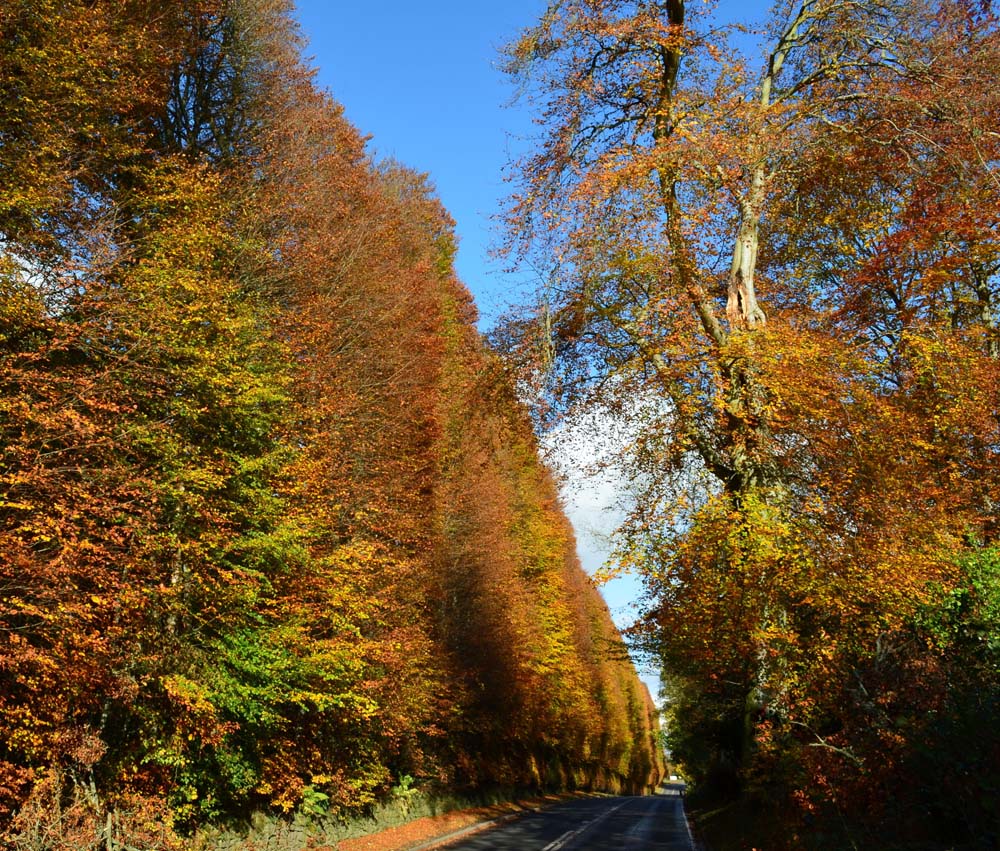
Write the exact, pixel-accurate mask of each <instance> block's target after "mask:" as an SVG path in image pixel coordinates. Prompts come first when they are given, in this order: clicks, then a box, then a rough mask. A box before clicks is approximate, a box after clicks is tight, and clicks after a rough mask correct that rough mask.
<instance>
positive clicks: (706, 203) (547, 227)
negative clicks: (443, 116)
mask: <svg viewBox="0 0 1000 851" xmlns="http://www.w3.org/2000/svg"><path fill="white" fill-rule="evenodd" d="M687 11H688V10H686V9H685V4H684V3H682V2H664V3H626V2H565V3H553V4H550V5H549V7H548V10H547V11H546V13H545V15H544V16H543V17H542V19H541V21H540V22H539V23H538V24H537V25H536V26H534V27H532V28H531V29H529V30H527V31H525V33H524V34H523V35H522V37H521V38H520V39H519V40H518V41H516V42H514V43H513V44H512V45H511V46H510V47H509V48H508V52H507V58H508V69H509V71H510V72H511V73H512V74H513V76H514V78H515V81H516V82H517V83H518V84H519V85H520V86H521V90H522V92H523V95H524V96H526V97H528V98H530V99H531V100H532V101H533V102H535V103H536V104H538V108H539V116H540V123H541V127H542V133H543V135H542V137H541V138H540V140H539V143H538V146H537V148H536V149H535V151H534V152H533V153H531V154H529V155H528V157H526V158H525V159H524V160H523V161H521V162H520V163H519V164H517V168H516V170H515V176H516V178H517V179H518V180H519V191H518V192H517V194H515V195H514V196H513V198H512V201H511V206H510V209H509V225H510V231H509V233H510V242H509V248H510V250H511V251H512V252H513V254H514V256H515V257H525V258H528V259H530V260H531V262H532V263H534V264H535V266H536V267H537V268H539V269H540V270H541V277H542V279H543V283H542V284H541V285H540V287H539V298H538V301H537V303H536V305H534V306H533V307H532V308H531V309H530V310H529V312H528V313H527V314H526V315H525V316H523V317H521V318H515V319H513V320H512V322H511V323H510V325H509V326H508V328H507V333H506V334H505V335H504V336H503V337H502V338H501V344H502V345H503V346H506V347H507V348H508V350H510V351H511V353H512V356H513V357H515V359H519V360H520V363H521V365H522V367H524V373H523V374H524V375H525V377H526V380H527V381H529V382H531V383H533V386H534V387H535V390H536V393H538V394H539V398H540V400H541V402H540V405H539V408H538V410H539V412H540V415H541V417H542V419H543V421H544V420H545V418H546V417H552V416H556V417H558V416H559V415H561V414H563V413H564V412H566V411H570V412H572V411H574V410H575V409H577V408H578V407H580V406H597V407H598V408H599V409H600V410H601V411H602V412H603V417H604V418H615V417H618V418H621V419H627V420H630V421H631V425H630V431H629V433H630V434H632V435H634V438H633V439H630V440H629V442H628V445H627V446H626V447H625V449H624V452H623V453H622V454H621V456H620V461H619V469H620V471H621V472H623V474H624V475H625V477H626V479H627V481H628V482H629V484H630V488H631V490H632V492H633V493H634V495H635V498H634V500H633V501H632V503H631V513H630V515H629V517H628V518H627V520H626V522H625V524H624V526H623V528H622V530H621V534H620V536H619V541H620V551H619V554H618V557H619V561H620V562H621V563H623V564H624V565H626V566H631V567H634V568H636V569H637V570H638V571H639V572H640V573H642V574H643V575H644V576H645V577H646V578H647V580H648V587H649V618H648V621H647V623H646V624H645V625H644V626H640V627H639V630H638V631H639V634H640V635H641V637H642V640H643V641H646V642H648V646H650V647H651V648H652V649H653V651H654V652H655V653H656V654H657V655H659V656H660V657H661V659H663V661H664V662H665V663H666V665H667V669H668V679H670V680H671V681H672V682H673V683H674V687H675V688H676V689H678V690H679V691H678V706H681V705H683V707H684V711H686V712H687V713H688V714H687V716H686V717H687V721H685V715H684V711H681V714H680V716H679V717H677V716H675V719H674V720H675V723H676V724H678V725H680V726H679V727H678V728H677V729H678V733H679V735H680V734H684V735H686V734H687V733H691V732H692V731H693V730H695V728H696V726H697V724H698V723H699V721H698V720H697V719H696V718H695V717H694V716H693V715H692V714H691V713H692V712H694V711H695V709H696V708H697V707H698V706H699V705H701V706H703V707H708V706H711V707H712V708H711V709H706V711H705V712H704V715H703V718H704V720H706V721H711V719H713V718H714V719H715V721H711V724H709V726H706V727H702V728H701V729H700V730H699V731H698V734H697V736H695V737H693V738H689V739H688V741H689V742H690V743H693V744H694V743H696V740H699V739H700V743H698V746H699V747H700V748H701V749H702V750H701V752H700V755H698V756H696V755H695V752H694V751H689V757H690V761H691V762H692V764H695V763H700V768H699V769H698V770H699V771H701V770H704V771H714V769H712V766H713V765H714V766H715V768H716V769H718V772H716V776H722V777H728V778H729V779H728V780H724V782H725V783H737V782H739V781H740V779H741V778H742V780H743V781H746V780H748V778H749V777H750V776H751V775H748V774H747V773H746V772H745V769H747V768H748V767H749V766H750V765H751V763H752V761H753V760H754V759H755V753H756V748H757V747H758V746H759V745H760V743H761V742H762V741H763V738H762V736H763V735H764V733H762V730H763V728H762V727H761V724H762V723H764V722H765V719H768V718H779V719H781V723H782V724H785V725H786V727H785V729H786V730H787V731H790V732H789V735H790V736H791V738H793V739H794V738H795V737H796V736H798V737H799V739H800V741H801V743H802V745H803V746H804V747H806V748H808V746H812V748H813V749H814V751H809V750H808V749H804V750H802V753H803V754H805V753H811V752H826V753H828V754H834V753H835V752H836V751H835V748H838V747H839V748H841V752H840V755H839V757H835V758H840V759H842V760H843V761H844V762H843V764H844V765H845V766H846V764H847V763H848V762H849V761H850V760H849V758H845V757H844V750H845V749H844V748H843V745H844V740H838V741H836V742H835V741H833V740H828V739H827V733H828V732H829V731H830V730H832V729H837V725H838V724H839V723H840V721H839V720H837V713H836V712H834V711H831V712H830V713H829V714H827V715H825V716H824V715H823V712H819V713H817V714H816V715H812V714H811V712H812V709H811V708H814V707H815V706H816V705H817V703H823V705H824V706H826V707H827V709H831V708H832V706H833V704H834V703H835V702H836V698H835V697H833V695H834V694H835V693H836V691H837V688H838V686H833V687H831V688H830V689H829V691H826V692H824V689H825V685H824V683H828V682H830V681H831V680H836V682H839V683H844V684H845V686H844V687H845V688H846V689H848V690H850V688H851V687H852V686H851V685H849V684H848V683H849V682H850V681H851V679H852V678H853V677H854V672H855V671H856V670H857V669H858V666H859V665H862V664H864V663H863V660H864V659H870V658H871V654H872V653H875V652H876V648H877V647H878V646H881V644H880V642H882V641H883V639H884V636H885V635H886V634H887V633H889V632H892V631H893V630H895V629H897V628H900V627H901V626H902V623H903V621H904V620H905V618H906V617H907V616H908V615H909V614H911V613H912V612H913V610H914V606H915V605H917V604H918V602H919V600H920V599H922V597H923V596H924V595H925V594H926V592H927V588H928V587H929V583H934V582H948V581H953V580H954V576H955V572H954V566H953V564H952V554H953V553H954V552H955V551H956V550H960V549H961V548H962V547H963V546H964V540H966V538H965V537H964V536H967V535H972V536H973V537H975V536H977V535H981V534H990V533H989V531H988V530H990V529H991V528H992V524H993V521H992V516H991V515H992V507H991V506H993V505H994V502H993V497H992V495H990V494H992V489H993V484H992V476H991V474H990V473H988V472H987V471H986V468H987V467H990V466H992V460H989V459H991V458H992V450H991V449H990V448H989V447H990V445H991V441H992V439H993V438H992V435H994V434H995V428H996V425H995V420H994V419H993V417H992V415H991V414H990V413H989V410H990V405H991V404H992V401H991V400H993V399H994V393H995V387H996V376H995V371H994V368H993V359H992V353H993V349H994V348H995V347H993V346H992V343H991V340H992V337H993V335H994V333H995V328H994V325H993V319H992V316H993V314H992V304H993V299H994V290H995V287H996V285H997V284H996V266H995V262H994V260H993V257H994V251H995V246H996V238H995V237H996V235H995V230H994V227H993V224H992V210H994V209H996V190H997V183H996V178H995V168H994V165H993V164H994V163H995V161H996V153H997V138H996V137H995V135H991V131H990V130H989V129H988V127H989V126H990V124H991V122H992V120H993V118H992V116H995V110H996V104H995V102H994V99H993V97H992V95H991V94H990V92H992V89H991V88H990V87H987V86H985V84H984V79H983V76H982V75H983V74H987V73H989V72H988V69H989V68H990V67H992V62H993V59H992V58H991V57H993V56H994V55H995V51H996V47H997V29H996V22H995V20H994V19H993V18H992V17H991V16H990V14H989V12H988V10H984V9H982V8H980V7H976V6H974V5H971V4H965V3H954V4H945V5H944V6H940V7H939V6H935V7H933V8H932V7H930V6H929V5H927V4H923V3H919V2H913V3H876V4H856V3H851V2H833V1H832V2H807V3H796V4H790V3H783V4H778V5H777V7H776V10H775V15H774V16H773V17H772V18H771V19H770V20H769V21H768V22H767V23H766V24H765V25H764V26H763V28H761V29H759V30H756V31H755V32H756V33H757V34H758V35H759V37H760V39H761V40H762V42H763V43H764V44H765V45H766V46H765V48H764V62H763V65H762V66H761V67H760V69H759V70H758V71H757V72H756V73H754V72H753V71H752V70H751V67H750V65H749V63H748V62H747V60H746V59H744V58H743V57H742V55H741V53H740V52H739V51H738V50H737V49H736V47H735V46H734V45H735V44H736V42H735V41H734V38H733V36H734V35H736V34H738V33H739V32H741V30H740V28H739V27H725V26H722V27H720V26H711V25H710V23H709V22H708V21H707V20H699V19H698V18H697V17H695V18H694V19H693V20H692V19H689V17H688V15H687ZM980 193H982V194H980ZM986 198H990V199H991V200H990V201H988V202H987V201H986V200H985V199H986ZM806 234H808V236H807V235H806ZM800 235H801V236H800ZM597 421H601V418H598V420H597ZM679 711H680V710H679ZM824 712H826V710H824ZM821 716H822V717H823V720H822V721H821V722H820V723H814V722H817V720H818V719H819V718H820V717H821ZM720 722H721V723H720ZM767 723H768V724H769V723H770V722H767ZM685 724H687V727H686V731H685ZM713 725H714V726H713ZM786 744H787V745H788V747H789V748H791V749H795V748H796V747H798V746H797V745H793V744H790V743H789V740H786ZM762 782H763V781H762Z"/></svg>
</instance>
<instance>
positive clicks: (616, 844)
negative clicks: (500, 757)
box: [443, 790, 694, 851]
mask: <svg viewBox="0 0 1000 851" xmlns="http://www.w3.org/2000/svg"><path fill="white" fill-rule="evenodd" d="M443 848H447V851H694V846H693V844H692V842H691V834H690V831H689V830H688V826H687V822H686V821H685V818H684V805H683V799H682V798H681V797H680V796H679V795H678V794H677V791H676V790H667V792H666V794H658V795H648V796H646V797H643V798H578V799H576V800H572V801H567V802H565V803H562V804H558V805H557V806H554V807H551V808H548V809H545V810H542V811H540V812H536V813H529V814H527V815H525V816H522V817H521V818H518V819H516V820H515V821H512V822H509V823H507V824H502V825H499V826H497V827H494V828H492V829H490V830H485V831H483V832H481V833H476V834H474V835H472V836H468V837H465V838H464V839H459V840H456V841H455V842H454V843H450V844H448V845H446V846H443Z"/></svg>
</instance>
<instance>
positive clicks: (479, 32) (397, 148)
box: [297, 0, 545, 327]
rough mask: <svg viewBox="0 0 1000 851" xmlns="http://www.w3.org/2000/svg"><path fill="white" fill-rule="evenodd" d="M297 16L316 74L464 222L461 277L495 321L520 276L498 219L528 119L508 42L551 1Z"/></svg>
mask: <svg viewBox="0 0 1000 851" xmlns="http://www.w3.org/2000/svg"><path fill="white" fill-rule="evenodd" d="M297 5H298V10H299V11H298V18H299V21H300V23H301V24H302V30H303V33H304V35H305V36H306V37H307V38H308V39H309V44H308V47H307V50H306V53H307V55H310V56H312V58H313V64H314V65H315V66H316V67H317V68H318V69H319V78H318V79H319V82H320V84H321V85H323V86H324V87H326V88H328V89H329V90H330V91H331V92H332V93H333V96H334V97H335V98H336V99H337V100H338V101H339V102H340V103H342V104H343V105H344V108H345V110H346V112H347V117H348V118H349V119H350V120H351V121H352V123H354V124H355V125H356V126H357V127H358V128H359V129H360V130H361V131H362V132H364V133H366V134H369V135H371V137H372V139H371V142H370V143H369V144H370V147H371V148H372V149H373V150H374V151H375V152H376V153H377V154H378V155H379V156H391V157H395V158H396V159H398V160H400V161H401V162H403V163H405V164H406V165H408V166H410V167H411V168H414V169H417V170H418V171H425V172H428V173H429V174H430V176H431V180H432V182H433V183H434V185H435V186H436V187H437V190H438V194H439V195H440V197H441V200H442V202H443V203H444V205H445V207H447V208H448V210H449V212H450V213H451V215H452V216H453V217H454V218H455V220H456V222H457V229H458V235H459V240H460V244H459V253H458V259H457V268H458V274H459V277H461V279H462V280H463V281H464V282H465V284H466V286H468V287H469V289H470V290H472V294H473V295H474V296H475V298H476V303H477V304H478V305H479V309H480V311H481V313H482V314H483V324H484V327H486V326H489V325H491V324H492V320H494V319H495V318H496V316H497V315H498V313H500V312H501V311H502V309H503V306H504V305H505V304H507V303H509V302H511V301H513V300H514V299H515V298H516V297H517V296H516V293H513V294H511V293H508V290H509V288H511V287H512V286H513V282H512V281H511V280H510V279H508V278H507V276H504V275H503V274H502V272H501V271H500V264H494V263H491V262H490V261H489V260H488V258H487V251H488V248H489V246H490V244H491V243H492V242H493V241H494V226H493V224H492V223H491V221H490V217H491V216H493V215H494V214H495V213H496V212H497V211H498V210H499V200H500V199H501V198H502V197H503V195H504V194H505V188H504V184H503V181H502V172H503V167H504V165H505V163H506V162H507V160H508V158H509V152H510V151H511V149H512V146H514V147H515V148H516V146H517V145H519V144H520V145H523V144H524V141H523V140H524V137H525V136H526V135H527V134H528V133H529V132H530V129H531V122H530V119H529V117H528V116H527V115H526V113H525V112H524V110H522V109H516V108H512V109H505V108H504V104H505V103H506V102H508V101H509V100H510V96H511V89H510V88H509V86H508V85H507V83H506V81H505V80H504V78H503V75H502V74H501V73H500V71H499V70H498V69H497V68H496V64H497V59H498V55H499V50H500V48H501V47H502V46H503V44H504V43H505V42H506V41H509V40H511V39H512V38H514V37H515V36H516V35H517V33H518V32H519V30H520V29H522V28H523V27H525V26H528V25H530V24H531V23H532V22H533V21H534V20H535V19H536V18H537V16H538V15H540V14H541V12H542V11H543V10H544V7H545V0H503V2H488V0H479V2H475V0H474V2H460V0H424V2H422V3H413V2H408V3H404V2H399V0H382V1H381V2H379V3H371V2H367V3H366V2H364V0H360V2H358V0H352V2H350V3H347V2H339V0H333V2H331V0H299V2H298V4H297Z"/></svg>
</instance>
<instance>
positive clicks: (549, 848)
mask: <svg viewBox="0 0 1000 851" xmlns="http://www.w3.org/2000/svg"><path fill="white" fill-rule="evenodd" d="M627 803H628V801H622V802H621V803H620V804H618V805H617V806H614V807H612V808H611V809H610V810H605V811H604V812H603V813H601V814H600V815H599V816H598V817H597V818H593V819H591V820H590V821H586V822H584V823H583V824H581V825H580V826H579V827H578V828H576V829H575V830H568V831H566V832H565V833H564V834H563V835H562V836H560V837H559V838H558V839H555V840H553V841H552V842H550V843H549V844H548V845H546V846H545V847H544V848H543V849H542V851H559V849H560V848H565V847H566V846H567V845H568V844H569V843H570V842H572V841H573V840H574V839H576V838H577V837H578V836H579V835H580V834H581V833H583V832H584V831H586V830H589V829H590V828H592V827H593V826H594V825H595V824H598V823H599V822H602V821H604V819H606V818H607V817H608V816H609V815H611V814H612V813H613V812H614V811H615V810H620V809H621V808H622V807H624V806H625V805H626V804H627Z"/></svg>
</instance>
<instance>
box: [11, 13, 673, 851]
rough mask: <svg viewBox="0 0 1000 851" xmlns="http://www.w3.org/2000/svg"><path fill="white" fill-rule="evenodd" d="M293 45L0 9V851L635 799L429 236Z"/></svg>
mask: <svg viewBox="0 0 1000 851" xmlns="http://www.w3.org/2000/svg"><path fill="white" fill-rule="evenodd" d="M298 48H299V41H298V37H297V33H296V29H295V25H294V23H293V21H292V18H291V9H290V7H289V5H288V4H286V3H285V2H283V0H229V2H226V0H197V2H196V0H169V2H162V0H156V2H151V0H124V2H123V1H122V0H114V2H111V1H110V0H108V2H105V0H99V2H93V0H12V2H6V3H4V4H3V7H2V9H0V80H2V88H3V109H2V111H0V175H2V178H0V181H2V187H0V430H2V442H0V819H2V824H3V828H2V829H0V833H2V834H3V836H4V841H8V842H12V843H13V844H14V846H15V847H21V848H32V849H34V848H42V847H44V848H54V847H60V848H74V849H79V848H89V847H97V845H98V844H100V847H102V848H103V847H108V848H111V847H119V846H118V845H117V844H116V843H122V842H126V843H127V844H128V846H129V847H143V848H154V847H157V848H161V847H167V846H169V845H170V844H171V842H174V841H175V839H174V838H173V837H174V836H175V834H174V831H175V830H177V829H184V830H189V829H193V828H195V827H197V826H198V825H200V824H204V823H206V822H209V821H218V820H220V819H225V818H231V817H235V816H239V815H242V814H245V813H247V812H249V811H250V810H252V809H255V808H268V807H270V808H275V809H277V810H279V811H285V812H291V811H293V810H300V811H304V812H307V813H311V814H314V815H315V814H321V813H323V812H344V811H347V810H352V809H353V810H357V809H360V808H363V807H365V806H367V805H369V804H371V803H372V802H374V801H376V800H377V799H378V798H379V797H380V796H382V795H384V794H386V793H387V792H388V791H389V790H390V789H391V788H392V787H393V786H394V785H396V784H399V783H401V782H402V778H404V777H407V776H408V777H411V778H416V781H417V782H418V783H424V784H428V785H429V786H433V785H437V786H440V787H446V788H459V789H476V788H482V787H486V786H491V785H494V786H495V785H507V786H515V785H522V786H529V785H533V786H551V787H555V786H562V787H571V786H577V787H580V786H595V787H602V788H633V789H641V788H643V787H645V786H647V785H648V784H649V783H651V782H655V780H656V778H657V776H658V772H659V770H660V764H659V756H658V753H657V748H656V746H655V743H654V736H653V726H654V713H653V710H652V707H651V703H650V700H649V696H648V694H647V693H646V692H645V689H644V688H643V687H642V686H641V685H640V684H639V682H638V680H637V679H636V677H635V673H634V671H633V669H632V668H631V666H630V664H629V663H628V662H627V661H625V660H624V659H623V658H622V656H621V652H620V649H619V638H618V634H617V632H616V631H615V629H614V627H613V625H612V624H611V621H610V618H609V616H608V613H607V609H606V607H605V606H604V604H603V602H602V601H601V600H600V597H599V596H598V595H597V592H596V590H595V589H594V588H593V587H592V585H591V584H590V582H589V580H588V579H587V578H586V577H585V575H584V574H583V573H582V572H581V570H580V568H579V566H578V564H577V562H576V560H575V556H574V545H573V540H572V535H571V533H570V530H569V528H568V526H567V523H566V520H565V518H564V517H563V514H562V512H561V509H560V507H559V504H558V501H557V496H556V489H555V486H554V484H553V482H552V481H551V480H550V478H549V477H548V474H547V473H546V472H545V471H544V469H543V468H542V467H541V466H540V465H539V463H538V460H537V452H536V446H535V442H534V438H533V435H532V432H531V427H530V424H529V423H528V421H527V420H526V418H525V415H524V414H523V413H522V412H521V410H520V409H519V407H518V405H517V403H516V401H515V398H514V396H513V394H512V391H511V389H510V387H509V386H508V380H507V378H506V377H505V373H504V370H503V369H502V368H501V367H500V365H499V362H498V361H497V360H496V358H495V357H494V356H493V355H491V354H489V353H488V352H487V351H486V350H485V348H484V347H483V345H482V343H481V341H480V339H479V337H478V335H477V333H476V331H475V330H474V319H475V316H474V309H473V307H472V305H471V301H470V298H469V296H468V294H467V292H466V291H465V289H464V288H463V287H462V285H461V284H460V283H459V282H458V281H457V280H456V279H455V276H454V272H453V269H452V256H453V254H454V237H453V234H452V224H451V222H450V220H449V218H448V216H447V214H446V213H445V212H444V211H443V209H442V208H441V207H440V205H439V203H438V202H437V201H436V200H435V199H434V197H433V193H432V191H431V189H430V188H429V186H428V185H427V183H426V181H425V179H424V178H423V177H422V176H420V175H417V174H414V173H413V172H411V171H409V170H407V169H406V168H405V167H402V166H399V165H397V164H394V163H374V162H372V161H371V160H370V158H369V157H368V156H367V155H366V153H365V149H364V139H363V138H362V137H361V136H360V135H359V133H358V132H357V131H356V130H355V129H354V128H353V127H351V126H350V125H349V124H348V123H347V122H346V121H345V119H344V118H343V115H342V111H341V109H340V107H339V106H338V105H337V104H336V103H335V102H333V101H332V100H331V99H330V98H329V96H328V95H326V94H325V93H323V92H321V91H319V90H318V89H317V88H316V87H315V86H314V84H313V82H312V80H311V75H310V73H309V72H308V70H307V69H305V68H304V67H303V65H302V63H301V61H300V59H299V55H298ZM409 782H410V781H407V783H409ZM122 847H124V846H122Z"/></svg>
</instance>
